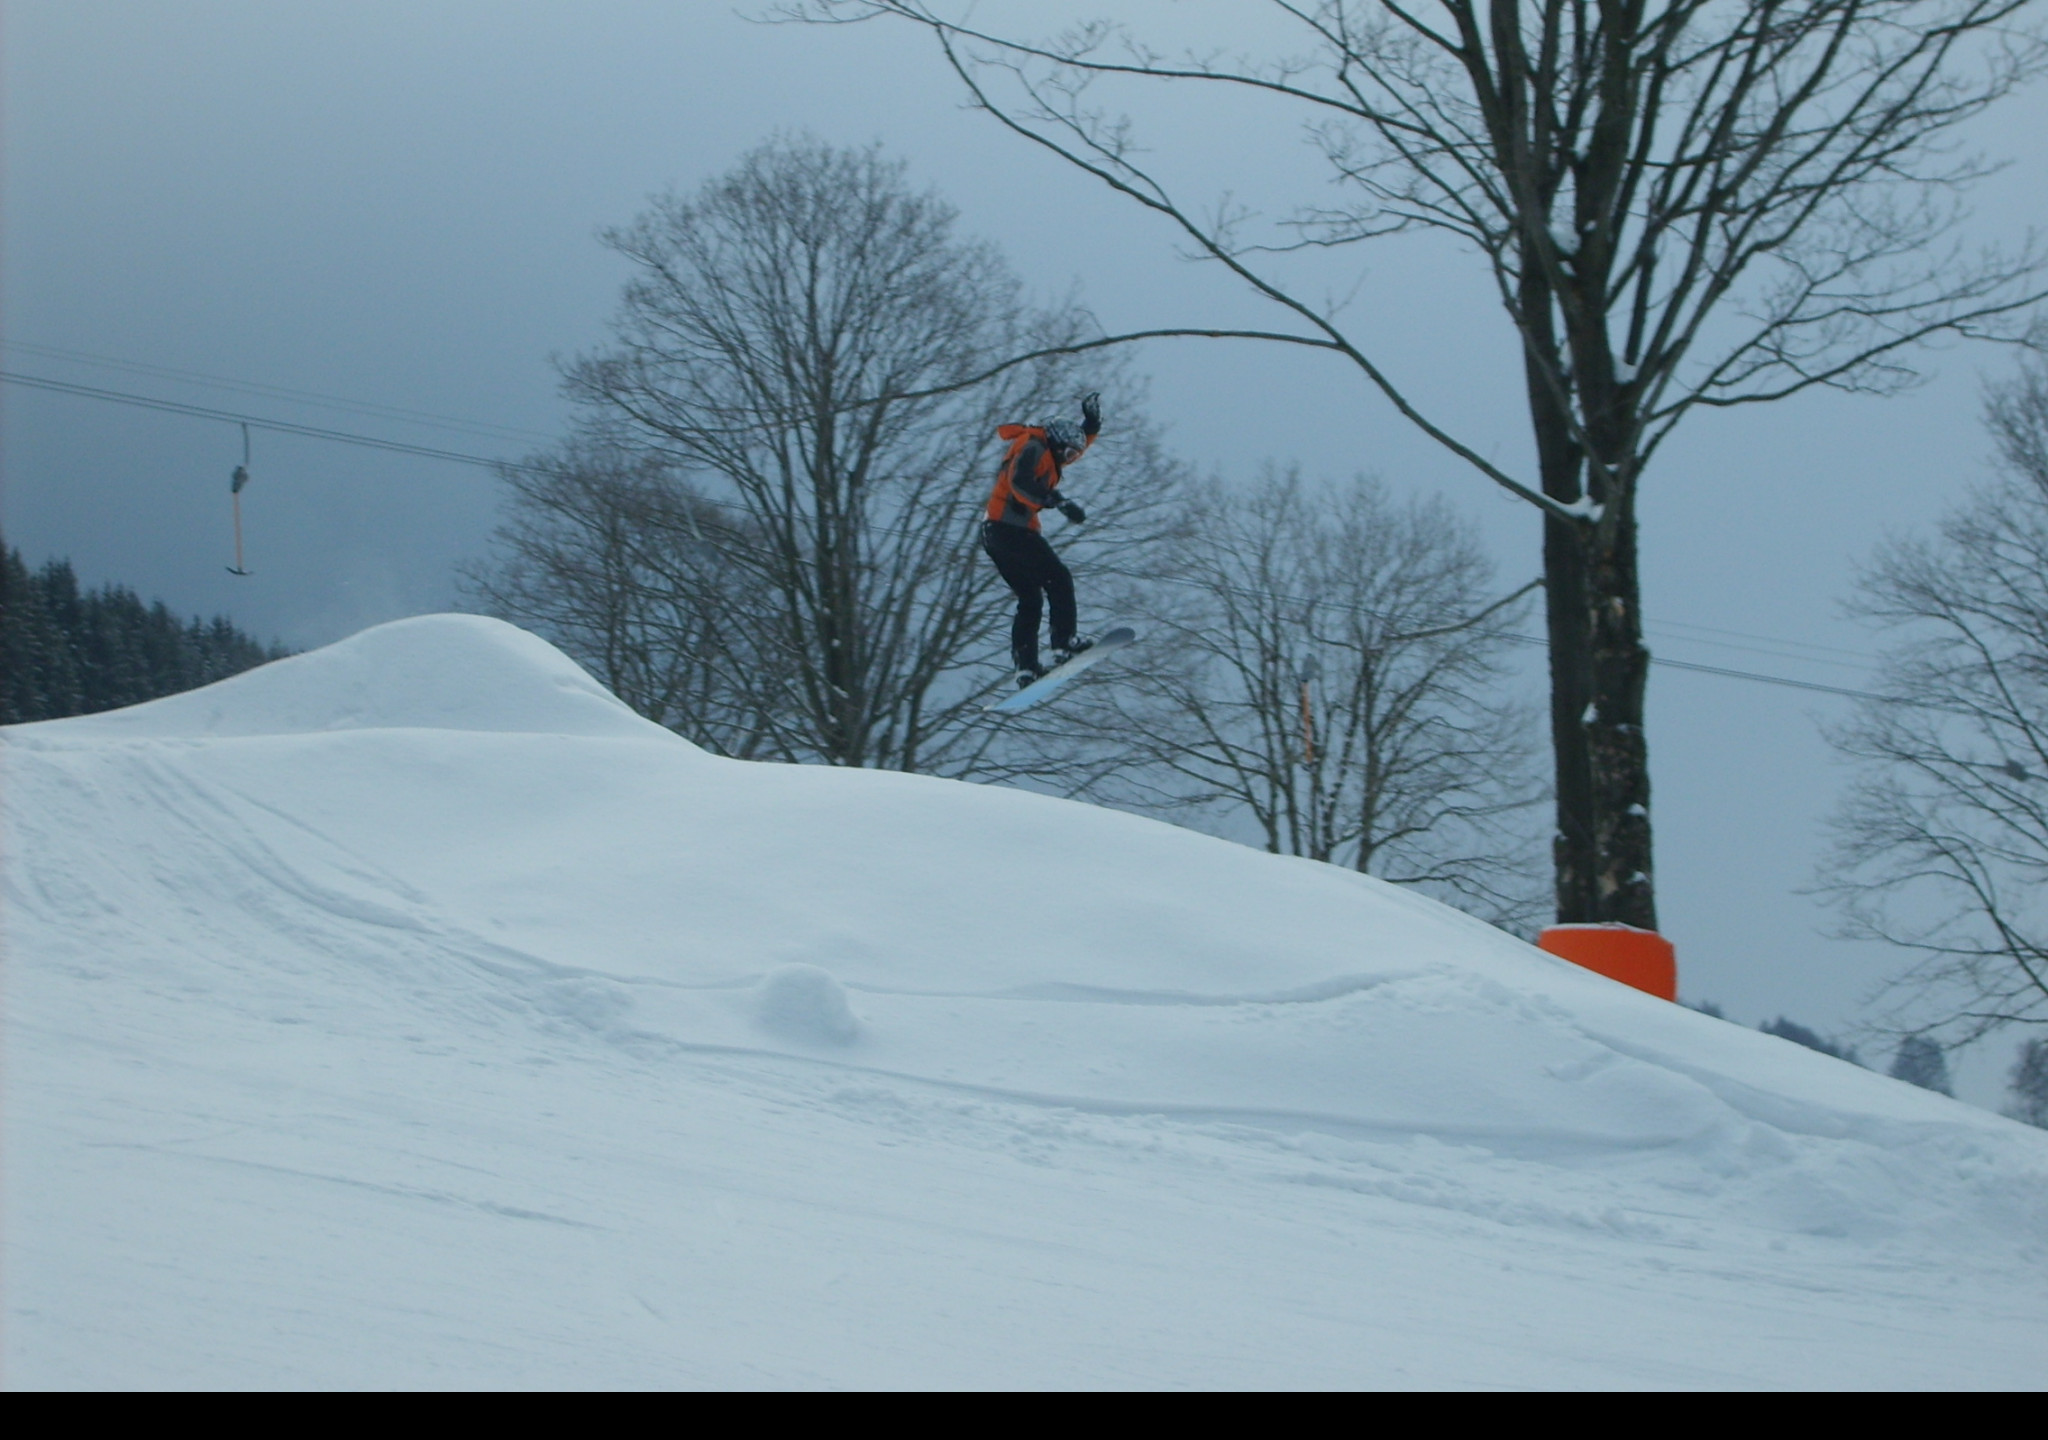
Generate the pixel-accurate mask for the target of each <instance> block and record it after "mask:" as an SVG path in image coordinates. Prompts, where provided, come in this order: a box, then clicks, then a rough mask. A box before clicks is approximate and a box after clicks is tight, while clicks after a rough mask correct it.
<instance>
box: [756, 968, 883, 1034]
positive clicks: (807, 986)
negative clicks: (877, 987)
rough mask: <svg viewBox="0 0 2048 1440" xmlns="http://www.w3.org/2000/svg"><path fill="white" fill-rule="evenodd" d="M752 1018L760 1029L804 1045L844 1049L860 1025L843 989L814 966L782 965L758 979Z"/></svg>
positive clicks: (857, 1032) (827, 973)
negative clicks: (754, 1016)
mask: <svg viewBox="0 0 2048 1440" xmlns="http://www.w3.org/2000/svg"><path fill="white" fill-rule="evenodd" d="M754 1005H755V1014H756V1017H757V1018H758V1019H759V1020H760V1022H761V1028H762V1029H764V1030H767V1031H768V1032H769V1033H771V1034H774V1035H780V1036H781V1037H783V1038H784V1039H786V1040H795V1041H797V1042H799V1043H801V1044H807V1045H847V1044H851V1043H852V1042H853V1040H854V1039H855V1038H856V1037H857V1036H858V1035H859V1034H860V1021H858V1020H856V1019H855V1018H854V1015H853V1006H852V1004H851V1003H850V1002H849V1001H848V1000H847V998H846V987H845V986H843V985H841V984H840V983H839V982H838V981H837V980H835V979H833V978H832V976H831V974H830V973H829V972H827V971H824V970H820V969H819V968H818V967H817V966H815V965H783V966H779V967H778V968H776V969H774V970H771V971H769V972H768V973H767V974H766V975H764V976H762V977H761V983H760V985H759V986H757V987H756V990H755V997H754Z"/></svg>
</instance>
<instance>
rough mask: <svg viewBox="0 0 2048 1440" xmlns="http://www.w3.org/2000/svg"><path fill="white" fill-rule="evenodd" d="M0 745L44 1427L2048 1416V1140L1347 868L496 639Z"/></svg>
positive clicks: (307, 670) (419, 625)
mask: <svg viewBox="0 0 2048 1440" xmlns="http://www.w3.org/2000/svg"><path fill="white" fill-rule="evenodd" d="M0 748H4V761H5V769H6V778H7V783H8V790H7V800H8V804H7V807H6V813H5V820H6V824H7V834H6V837H5V844H4V852H0V853H4V854H5V856H6V858H7V864H6V866H5V868H4V874H0V878H4V890H0V902H4V909H0V917H4V921H5V926H6V933H5V937H4V938H5V940H6V943H7V947H8V958H9V965H8V971H7V974H8V982H9V992H8V1010H7V1015H8V1024H9V1036H8V1044H7V1050H6V1055H7V1064H8V1076H7V1078H8V1085H7V1086H6V1087H5V1090H4V1092H0V1093H4V1096H5V1103H6V1104H7V1106H8V1125H9V1131H8V1135H9V1156H8V1159H9V1163H8V1165H7V1167H6V1168H5V1170H4V1172H0V1180H4V1183H5V1184H6V1185H7V1187H8V1194H7V1199H6V1203H5V1205H4V1206H0V1215H4V1216H5V1218H6V1223H7V1225H8V1226H9V1232H8V1245H9V1249H8V1258H9V1267H10V1268H9V1285H8V1288H7V1303H8V1305H9V1307H10V1310H9V1318H8V1323H7V1326H6V1329H5V1332H4V1333H5V1343H6V1345H7V1346H8V1359H7V1365H8V1373H9V1378H10V1379H11V1380H13V1381H14V1382H15V1383H16V1384H17V1385H30V1386H34V1385H38V1384H92V1385H107V1384H115V1383H127V1384H166V1383H177V1384H186V1385H192V1384H216V1385H231V1384H265V1385H278V1384H292V1383H307V1384H328V1385H354V1386H361V1385H370V1384H380V1385H396V1384H408V1383H410V1384H417V1385H424V1384H435V1385H443V1386H445V1385H450V1384H497V1383H504V1384H519V1385H539V1384H573V1385H578V1386H591V1385H598V1384H620V1385H642V1386H645V1385H653V1384H660V1385H673V1384H685V1383H696V1384H707V1385H735V1384H837V1385H843V1384H877V1385H887V1384H896V1385H917V1384H940V1383H957V1384H972V1385H978V1386H997V1385H1017V1384H1069V1385H1071V1384H1094V1383H1099V1384H1120V1385H1138V1384H1147V1385H1155V1384H1194V1385H1215V1384H1228V1383H1237V1384H1252V1385H1274V1384H1294V1383H1299V1384H1314V1385H1333V1384H1403V1383H1406V1384H1421V1385H1432V1384H1433V1385H1448V1384H1488V1385H1556V1384H1585V1385H1600V1386H1611V1385H1617V1384H1645V1385H1658V1386H1666V1387H1669V1386H1683V1385H1705V1384H1716V1385H1743V1386H1754V1385H1759V1384H1792V1385H1799V1384H1812V1385H1833V1386H1843V1387H1846V1386H1864V1385H1899V1384H1930V1385H1941V1386H1955V1385H1965V1384H1969V1385H1976V1384H1983V1385H2004V1386H2012V1385H2020V1384H2038V1383H2040V1381H2041V1374H2040V1370H2039V1363H2038V1362H2039V1355H2040V1352H2041V1344H2042V1341H2043V1338H2044V1337H2048V1300H2044V1298H2043V1297H2044V1296H2048V1284H2044V1283H2043V1280H2044V1278H2048V1277H2044V1275H2043V1273H2042V1272H2043V1270H2044V1266H2048V1256H2044V1254H2043V1250H2042V1243H2041V1237H2042V1235H2043V1233H2044V1232H2048V1136H2044V1135H2042V1134H2041V1133H2040V1132H2037V1131H2032V1130H2028V1129H2026V1128H2025V1127H2021V1126H2018V1125H2016V1124H2013V1123H2011V1122H2009V1121H2006V1120H2002V1119H2000V1118H1998V1117H1996V1116H1992V1115H1988V1114H1984V1113H1983V1112H1980V1111H1976V1110H1973V1109H1970V1108H1969V1107H1967V1106H1963V1105H1959V1104H1957V1103H1955V1102H1953V1101H1950V1100H1947V1099H1945V1098H1943V1097H1941V1096H1937V1095H1931V1094H1928V1093H1926V1092H1924V1091H1920V1090H1916V1089H1913V1088H1912V1087H1910V1086H1906V1085H1903V1084H1900V1083H1898V1082H1895V1081H1892V1080H1889V1079H1886V1078H1884V1077H1881V1076H1877V1075H1873V1074H1871V1073H1869V1072H1867V1071H1863V1070H1860V1069H1858V1068H1856V1067H1854V1066H1851V1065H1847V1064H1844V1063H1842V1062H1840V1061H1836V1060H1833V1059H1830V1058H1828V1057H1826V1056H1822V1055H1818V1054H1815V1053H1814V1052H1812V1051H1809V1050H1805V1049H1802V1048H1801V1047H1799V1046H1796V1045H1792V1044H1790V1043H1788V1042H1786V1041H1783V1040H1779V1039H1776V1038H1775V1037H1771V1036H1765V1035H1760V1034H1758V1033H1756V1032H1754V1031H1749V1030H1746V1029H1743V1028H1741V1027H1737V1026H1733V1025H1729V1024H1726V1023H1723V1022H1721V1021H1718V1020H1714V1019H1710V1018H1708V1017H1705V1016H1702V1015H1698V1014H1694V1013H1692V1012H1690V1011H1687V1010H1685V1009H1682V1008H1681V1007H1678V1006H1675V1005H1670V1004H1667V1003H1665V1002H1663V1001H1660V1000H1655V999H1652V998H1650V997H1648V996H1646V995H1643V994H1640V993H1639V992H1636V991H1633V990H1630V989H1628V988H1626V987H1623V986H1620V985H1616V984H1614V983H1612V982H1609V981H1607V980H1604V979H1601V978H1600V977H1598V976H1595V975H1592V974H1590V973H1588V972H1586V971H1583V970H1580V969H1578V968H1577V967H1574V966H1572V965H1569V964H1567V963H1565V962H1563V961H1561V960H1558V959H1557V958H1555V957H1553V956H1549V955H1546V954H1544V953H1543V952H1541V951H1538V950H1536V949H1534V948H1533V947H1531V946H1529V945H1526V944H1523V943H1522V942H1521V941H1519V940H1516V939H1514V938H1513V937H1511V936H1508V935H1505V934H1503V933H1501V932H1500V931H1497V930H1494V929H1492V928H1491V927H1489V926H1486V925H1484V924H1481V923H1480V922H1478V921H1476V920H1474V919H1472V918H1471V917H1469V916H1465V915H1462V914H1460V913H1458V912H1456V911H1453V910H1450V909H1447V908H1445V907H1443V906H1441V905H1437V904H1435V903H1434V902H1431V901H1429V900H1426V899H1424V898H1422V897H1419V896H1417V895H1414V894H1412V893H1409V892H1406V891H1402V890H1400V889H1398V888H1396V887H1393V886H1389V885H1386V884H1383V883H1381V882H1379V881H1376V880H1372V879H1370V878H1368V877H1364V876H1360V875H1356V874H1352V873H1349V872H1346V871H1342V870H1338V869H1335V868H1333V867H1331V866H1327V865H1320V864H1316V863H1313V862H1309V861H1303V860H1295V859H1289V858H1285V857H1278V856H1272V855H1267V854H1263V853H1260V852H1256V851H1253V850H1249V849H1246V848H1244V847H1242V846H1238V845H1233V844H1228V843H1226V842H1223V841H1220V840H1216V839H1213V838H1210V837H1207V836H1202V835H1198V834H1195V833H1192V832H1190V831H1186V830H1181V829H1177V828H1175V827H1172V826H1169V825H1164V824H1160V823H1157V822H1154V821H1151V820H1146V819H1141V818H1139V817H1136V816H1131V815H1126V814H1121V813H1118V812H1114V811H1109V810H1104V809H1100V808H1097V807H1093V806H1088V805H1081V804H1076V803H1072V802H1067V801H1060V800H1053V799H1049V798H1046V797H1044V796H1039V795H1033V794H1027V793H1024V792H1021V791H1015V790H1008V789H1002V788H996V787H988V786H979V785H969V784H961V783H956V782H951V781H942V780H935V779H930V778H926V777H920V776H910V775H901V774H891V773H881V772H875V771H862V770H844V769H830V768H824V767H799V766H787V765H761V764H749V763H743V762H738V761H731V760H724V759H720V758H716V757H713V756H710V755H707V754H705V753H704V752H703V751H701V750H699V749H697V748H696V747H694V746H691V745H689V744H687V743H685V742H684V741H682V740H680V739H678V738H677V737H676V736H674V735H672V734H670V733H668V732H667V731H665V730H662V729H660V728H659V727H657V726H654V725H651V724H648V723H646V722H644V721H642V720H640V719H638V718H637V717H635V716H634V715H633V714H632V713H631V712H630V711H629V710H627V709H626V707H624V706H622V705H620V704H619V703H618V702H617V701H616V700H614V699H613V698H611V697H610V696H609V695H607V694H605V693H604V691H603V690H602V689H601V688H600V687H599V686H598V685H597V684H596V683H595V682H594V681H592V680H591V679H590V677H589V676H587V675H586V674H585V673H584V672H583V671H582V670H580V669H579V668H577V667H576V666H575V665H574V664H573V663H571V662H570V661H569V660H568V659H567V658H566V657H564V656H563V655H561V654H560V653H559V652H558V651H556V650H554V649H553V648H552V647H550V646H548V645H546V644H545V643H544V642H542V641H540V640H538V639H536V638H534V637H532V636H530V635H527V634H524V633H523V632H521V631H518V630H516V629H514V628H513V627H511V626H507V625H503V624H500V623H497V622H494V621H489V620H483V619H478V618H475V617H468V616H429V617H422V618H420V619H415V620H409V621H403V622H399V623H397V624H393V625H385V626H380V627H378V628H376V629H374V630H370V631H366V632H364V633H363V634H361V635H358V636H356V637H354V638H353V639H351V640H348V641H345V642H343V643H341V644H339V645H335V646H330V647H328V648H327V649H325V650H322V651H318V652H315V653H313V654H309V655H304V656H299V657H296V658H294V659H292V660H287V661H280V662H278V663H276V664H273V665H269V666H265V667H263V668H262V669H260V670H256V671H252V672H250V673H248V674H246V675H243V676H239V677H237V678H235V679H233V680H229V681H226V682H223V683H221V684H219V685H215V686H211V687H208V688H207V689H205V690H202V691H197V692H194V693H192V694H189V695H182V696H177V697H173V698H171V699H167V700H162V701H157V702H155V703H153V704H150V705H143V706H137V707H134V708H133V709H130V710H126V711H121V712H116V713H112V714H107V715H100V716H89V717H81V718H79V719H74V720H65V721H53V722H47V723H44V724H39V725H30V726H18V727H13V728H11V729H9V730H7V731H5V732H4V747H0ZM1055 897H1056V898H1055ZM1958 1276H1962V1277H1965V1279H1966V1281H1967V1283H1962V1284H1961V1287H1960V1288H1959V1289H1951V1288H1950V1287H1952V1286H1956V1285H1958V1283H1959V1282H1958V1278H1957V1277H1958ZM842 1280H845V1281H846V1282H847V1283H845V1284H843V1285H842V1284H841V1283H840V1282H841V1281H842ZM1589 1287H1590V1290H1589ZM1593 1292H1597V1294H1596V1295H1594V1294H1593ZM1589 1296H1591V1298H1589ZM195 1314H203V1315H205V1316H207V1317H208V1323H207V1325H205V1326H203V1327H196V1326H194V1325H193V1324H192V1323H191V1317H192V1316H193V1315H195ZM1787 1334H1797V1335H1799V1336H1800V1337H1801V1344H1800V1345H1799V1346H1795V1347H1788V1346H1784V1345H1782V1344H1780V1343H1778V1342H1777V1340H1776V1339H1775V1338H1774V1337H1782V1336H1783V1335H1787ZM1134 1337H1142V1339H1139V1338H1134Z"/></svg>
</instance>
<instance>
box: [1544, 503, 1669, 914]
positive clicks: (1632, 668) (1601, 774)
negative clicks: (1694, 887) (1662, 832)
mask: <svg viewBox="0 0 2048 1440" xmlns="http://www.w3.org/2000/svg"><path fill="white" fill-rule="evenodd" d="M1634 502H1635V496H1634V495H1633V494H1632V493H1624V494H1622V495H1620V496H1618V497H1616V498H1615V499H1614V500H1612V501H1610V502H1609V512H1610V513H1609V514H1608V516H1607V517H1606V518H1605V519H1604V520H1603V522H1602V523H1600V524H1598V525H1593V526H1586V527H1584V529H1583V534H1584V536H1585V539H1586V542H1587V548H1589V549H1590V550H1591V551H1592V552H1593V553H1592V556H1591V563H1590V564H1589V565H1588V566H1587V567H1586V568H1587V571H1588V579H1589V582H1590V583H1589V584H1588V586H1587V599H1588V601H1589V602H1590V609H1591V616H1590V620H1591V626H1590V628H1591V630H1592V646H1591V654H1590V657H1589V658H1590V665H1589V668H1590V670H1591V672H1592V680H1593V695H1592V699H1593V708H1592V711H1591V712H1590V715H1589V717H1588V723H1587V724H1586V727H1585V729H1586V744H1587V750H1588V752H1589V755H1590V759H1591V770H1592V778H1593V817H1594V845H1595V850H1596V854H1597V857H1598V858H1597V862H1596V868H1595V870H1594V873H1593V889H1594V911H1595V913H1594V914H1592V915H1589V916H1588V917H1587V918H1588V919H1594V920H1618V921H1620V922H1621V923H1622V924H1624V925H1635V926H1639V927H1641V928H1642V929H1645V930H1654V929H1656V928H1657V901H1656V892H1655V889H1654V887H1653V885H1652V882H1651V872H1650V751H1649V743H1648V741H1647V739H1646V738H1645V734H1644V730H1643V698H1644V693H1645V691H1646V690H1647V688H1648V679H1649V672H1650V652H1649V650H1648V649H1647V648H1646V647H1645V646H1644V644H1643V623H1642V605H1641V594H1640V587H1639V585H1638V583H1637V575H1636V517H1635V503H1634ZM1560 918H1562V917H1560Z"/></svg>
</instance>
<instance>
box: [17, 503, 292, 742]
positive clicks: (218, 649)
mask: <svg viewBox="0 0 2048 1440" xmlns="http://www.w3.org/2000/svg"><path fill="white" fill-rule="evenodd" d="M0 550H4V551H5V557H6V558H5V563H4V564H0V725H15V724H20V723H22V722H23V721H28V720H57V719H61V718H62V717H64V716H66V715H88V714H91V713H93V712H94V711H98V710H114V709H118V708H119V707H121V706H123V705H136V704H140V703H141V702H142V701H144V700H155V699H157V698H159V697H161V696H164V695H174V694H176V693H177V692H178V691H180V690H191V689H195V688H197V687H198V686H201V685H209V684H211V683H213V682H214V681H215V680H224V679H226V678H227V677H228V676H230V675H236V674H239V673H241V672H242V671H244V670H248V669H251V668H252V667H254V666H257V665H261V664H263V663H265V662H266V661H270V660H277V659H281V658H283V657H284V656H285V655H287V654H289V653H290V652H289V651H288V650H286V649H284V648H283V647H282V646H279V645H275V644H273V645H264V644H261V643H260V642H258V641H256V640H253V639H251V638H250V637H249V636H248V635H245V634H243V633H242V632H241V631H240V630H237V629H236V628H235V627H234V625H232V624H231V623H230V622H229V621H228V619H227V618H226V617H225V616H221V615H216V616H215V617H214V618H213V619H211V620H201V619H200V618H199V617H197V616H194V617H193V618H192V619H191V620H190V621H181V620H179V618H178V617H177V616H176V615H174V614H172V613H171V611H170V609H169V607H167V606H166V605H165V604H164V603H163V602H162V601H161V600H158V601H155V602H153V603H150V604H144V603H143V600H142V597H141V596H139V595H137V594H136V593H135V592H134V591H133V590H130V589H129V588H127V587H126V586H124V585H106V586H102V587H101V588H100V589H98V590H91V591H84V590H81V589H80V588H79V585H78V577H77V575H76V574H75V573H73V571H72V569H71V562H70V561H68V560H52V561H49V562H48V563H46V564H45V565H44V566H43V567H42V568H41V569H40V570H30V569H29V567H28V565H27V564H26V563H25V562H24V561H23V560H22V558H21V552H20V551H18V550H15V549H13V548H11V547H8V546H6V545H5V543H4V541H0Z"/></svg>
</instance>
